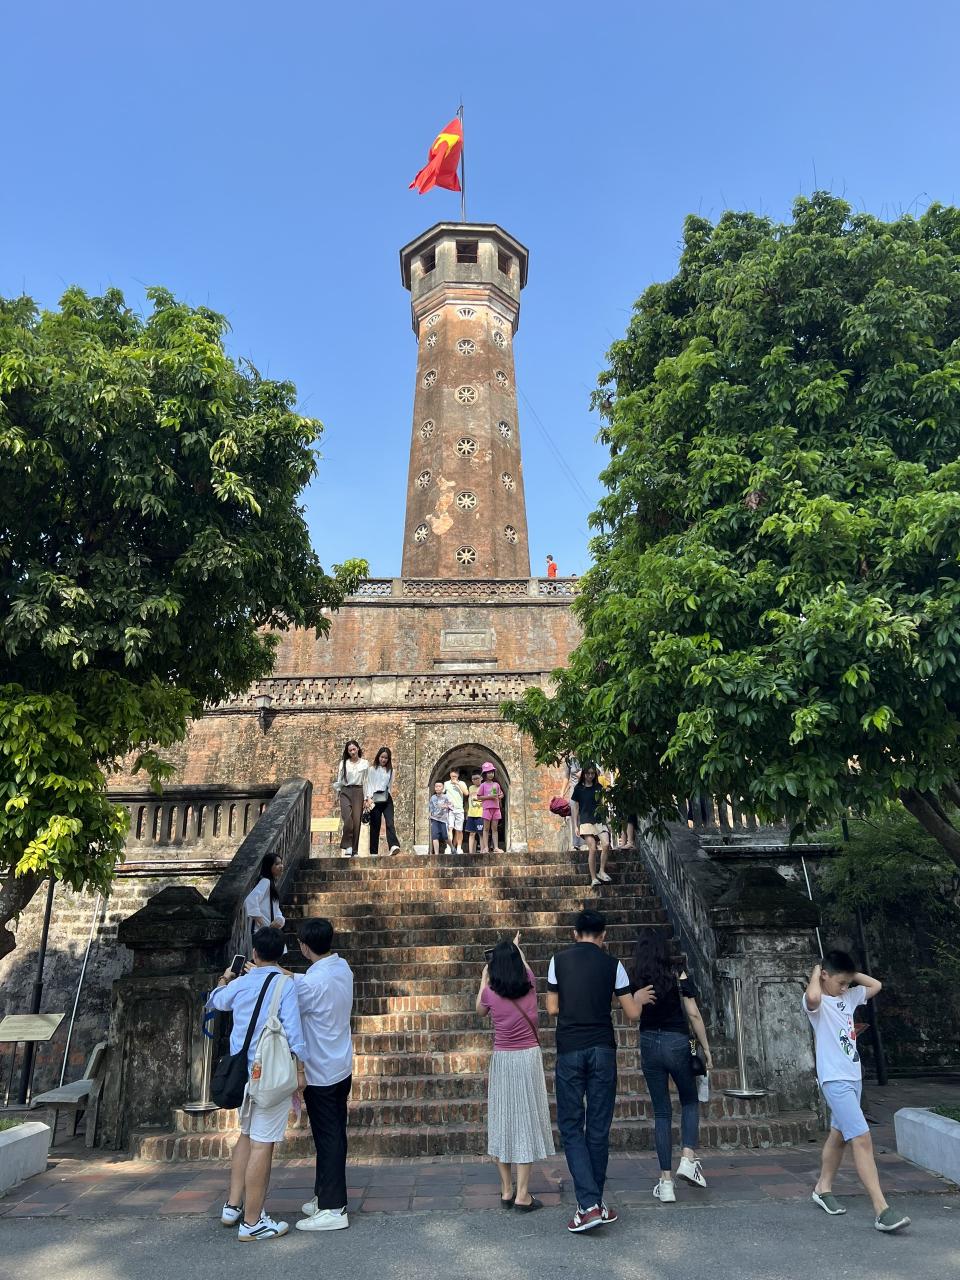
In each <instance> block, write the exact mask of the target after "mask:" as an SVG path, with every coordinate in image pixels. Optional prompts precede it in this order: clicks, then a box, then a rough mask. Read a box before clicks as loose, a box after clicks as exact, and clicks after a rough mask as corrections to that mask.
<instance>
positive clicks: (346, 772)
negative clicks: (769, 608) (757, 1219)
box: [333, 738, 370, 858]
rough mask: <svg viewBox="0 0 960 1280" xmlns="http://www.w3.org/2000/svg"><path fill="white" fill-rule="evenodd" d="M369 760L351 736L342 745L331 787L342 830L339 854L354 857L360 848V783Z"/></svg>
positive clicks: (361, 788) (361, 804)
mask: <svg viewBox="0 0 960 1280" xmlns="http://www.w3.org/2000/svg"><path fill="white" fill-rule="evenodd" d="M369 768H370V765H369V763H368V761H366V760H364V758H363V748H362V747H361V746H360V743H359V742H357V741H356V740H355V739H354V738H351V739H350V741H349V742H347V743H346V744H345V745H344V748H343V756H342V757H341V760H340V768H339V769H338V770H337V778H336V781H335V782H334V784H333V789H334V791H336V793H337V795H338V796H339V797H340V818H341V821H342V822H343V831H342V833H341V835H340V855H341V857H344V858H355V857H356V856H357V850H358V849H359V847H360V817H361V814H362V813H363V784H364V782H365V781H366V777H367V770H368V769H369Z"/></svg>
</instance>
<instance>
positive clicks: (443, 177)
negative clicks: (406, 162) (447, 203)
mask: <svg viewBox="0 0 960 1280" xmlns="http://www.w3.org/2000/svg"><path fill="white" fill-rule="evenodd" d="M462 150H463V124H462V122H461V120H460V117H459V116H454V118H453V119H452V120H451V121H450V123H449V124H448V125H447V127H446V128H445V129H444V130H443V131H442V132H441V133H438V134H437V136H436V138H435V139H434V141H433V146H432V147H431V148H430V158H429V159H428V160H427V163H426V164H425V165H424V166H423V168H422V169H421V170H420V172H419V173H418V174H417V176H416V177H415V178H414V180H413V181H412V182H411V183H410V189H411V190H412V189H413V188H414V187H416V189H417V190H418V191H419V192H420V194H421V195H425V194H426V193H427V192H428V191H432V190H433V188H434V187H446V189H447V190H448V191H459V190H460V179H459V178H458V177H457V165H458V164H459V163H460V152H461V151H462Z"/></svg>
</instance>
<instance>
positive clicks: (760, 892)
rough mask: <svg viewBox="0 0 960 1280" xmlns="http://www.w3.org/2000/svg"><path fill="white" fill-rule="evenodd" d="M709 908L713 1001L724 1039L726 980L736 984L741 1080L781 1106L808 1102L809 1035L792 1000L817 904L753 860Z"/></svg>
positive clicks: (730, 1026)
mask: <svg viewBox="0 0 960 1280" xmlns="http://www.w3.org/2000/svg"><path fill="white" fill-rule="evenodd" d="M709 914H710V922H711V924H712V926H713V928H714V931H715V935H716V944H717V953H716V967H717V974H718V987H719V991H718V1007H719V1010H720V1015H721V1018H722V1021H723V1025H724V1031H725V1034H726V1035H727V1036H728V1038H729V1039H730V1040H731V1041H732V1040H733V1039H734V1035H735V1028H734V1017H733V979H734V978H736V977H739V978H740V980H741V983H742V989H741V1007H742V1018H743V1041H744V1054H745V1060H746V1066H747V1078H748V1083H749V1084H750V1085H752V1086H760V1087H762V1088H765V1089H768V1090H770V1092H771V1093H772V1094H773V1095H774V1096H775V1097H776V1099H777V1102H778V1104H779V1106H780V1109H781V1110H785V1111H796V1110H801V1109H804V1108H811V1109H815V1108H816V1106H817V1091H816V1072H815V1065H814V1056H813V1039H812V1036H811V1034H810V1028H809V1025H808V1023H807V1019H806V1017H805V1016H804V1013H803V1010H802V1009H801V1007H800V1001H801V998H802V996H803V991H804V987H805V986H806V983H807V977H808V975H809V973H810V969H811V968H812V966H813V965H814V963H815V962H816V948H815V946H814V935H813V930H814V929H815V928H816V926H817V925H818V924H819V922H820V914H819V912H818V910H817V908H816V907H815V906H814V904H813V903H812V902H810V901H809V900H808V899H807V898H806V897H805V896H804V895H803V894H802V893H800V892H799V890H798V889H796V888H794V886H793V885H790V884H788V883H787V881H786V880H784V878H783V877H782V876H781V875H780V874H779V873H778V872H777V871H775V870H774V869H773V868H772V867H757V866H753V867H748V868H746V869H744V870H743V871H741V872H740V873H739V874H738V875H737V876H736V877H735V879H734V880H733V882H732V883H731V884H730V886H729V887H728V888H727V890H726V891H725V892H724V893H723V894H722V895H721V896H720V897H719V898H718V899H717V900H716V902H715V903H714V904H713V906H712V907H711V908H710V912H709Z"/></svg>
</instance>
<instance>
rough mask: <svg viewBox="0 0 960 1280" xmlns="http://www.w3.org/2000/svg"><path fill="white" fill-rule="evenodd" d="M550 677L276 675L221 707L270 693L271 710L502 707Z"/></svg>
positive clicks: (240, 706)
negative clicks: (501, 704) (500, 704)
mask: <svg viewBox="0 0 960 1280" xmlns="http://www.w3.org/2000/svg"><path fill="white" fill-rule="evenodd" d="M548 678H549V677H548V676H547V675H545V674H544V673H543V672H539V671H533V672H526V671H489V672H487V671H477V672H472V671H469V672H438V673H436V674H431V675H375V676H270V677H268V678H267V679H265V680H259V681H257V683H256V684H254V685H252V686H251V687H250V688H249V689H247V690H246V691H245V692H244V693H242V694H239V695H238V696H237V697H236V698H232V699H231V700H230V701H229V702H225V703H222V704H220V706H219V707H218V708H217V711H218V712H223V711H242V712H245V713H249V712H250V711H252V710H254V709H255V708H256V706H257V704H256V699H257V698H258V697H262V696H264V695H266V696H268V697H269V698H270V699H271V701H270V706H269V711H268V713H267V714H268V715H269V714H272V713H273V712H276V711H284V712H288V711H296V710H319V709H322V708H325V707H407V708H409V707H438V706H441V707H444V706H468V707H469V706H497V705H498V704H499V703H501V702H505V701H507V700H508V699H511V698H519V697H520V696H521V695H522V694H523V692H524V690H525V689H528V688H531V687H532V686H540V687H543V686H544V685H545V684H546V683H547V681H548Z"/></svg>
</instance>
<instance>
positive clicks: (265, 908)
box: [243, 853, 287, 955]
mask: <svg viewBox="0 0 960 1280" xmlns="http://www.w3.org/2000/svg"><path fill="white" fill-rule="evenodd" d="M281 875H283V859H282V858H281V857H280V855H279V853H265V854H264V855H263V857H262V858H261V859H260V879H259V880H258V881H257V883H256V884H255V885H254V886H253V888H252V889H251V890H250V892H249V893H248V894H247V896H246V897H245V898H244V900H243V912H244V915H245V917H246V937H247V945H246V952H247V955H250V954H251V941H250V940H251V938H252V937H253V935H254V934H255V933H256V931H257V930H258V929H266V928H273V929H282V928H283V926H284V925H285V924H286V923H287V922H286V920H285V919H284V918H283V912H282V911H281V910H280V895H279V894H278V893H277V881H278V880H279V879H280V877H281Z"/></svg>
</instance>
